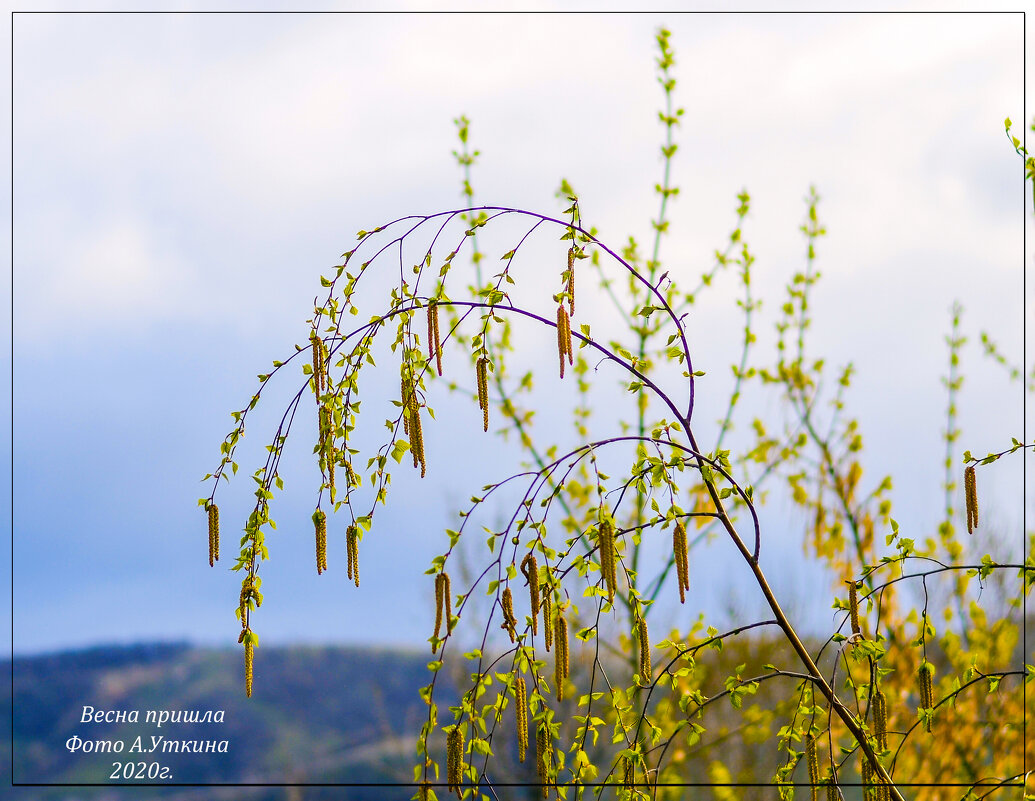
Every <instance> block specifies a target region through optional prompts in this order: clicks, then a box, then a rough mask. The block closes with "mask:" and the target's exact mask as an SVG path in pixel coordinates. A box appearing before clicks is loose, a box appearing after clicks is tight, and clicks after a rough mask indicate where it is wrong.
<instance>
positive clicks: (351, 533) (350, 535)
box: [345, 524, 359, 587]
mask: <svg viewBox="0 0 1035 801" xmlns="http://www.w3.org/2000/svg"><path fill="white" fill-rule="evenodd" d="M345 549H346V551H347V555H348V559H349V578H350V579H352V580H353V581H355V582H356V586H357V587H358V586H359V526H357V525H355V524H353V525H351V526H349V528H348V531H346V532H345Z"/></svg>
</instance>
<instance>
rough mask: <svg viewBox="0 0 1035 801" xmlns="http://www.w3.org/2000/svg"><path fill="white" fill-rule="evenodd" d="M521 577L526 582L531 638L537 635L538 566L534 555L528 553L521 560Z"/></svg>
mask: <svg viewBox="0 0 1035 801" xmlns="http://www.w3.org/2000/svg"><path fill="white" fill-rule="evenodd" d="M521 575H523V576H524V577H525V578H526V579H527V580H528V602H529V605H530V606H531V609H532V636H533V637H534V636H535V635H536V634H538V633H539V623H538V621H539V565H538V564H537V563H536V558H535V555H534V554H532V553H528V554H526V555H525V558H524V559H522V560H521Z"/></svg>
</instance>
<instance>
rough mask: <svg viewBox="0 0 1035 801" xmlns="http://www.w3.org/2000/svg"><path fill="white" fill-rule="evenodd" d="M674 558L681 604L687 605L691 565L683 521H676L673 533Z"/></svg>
mask: <svg viewBox="0 0 1035 801" xmlns="http://www.w3.org/2000/svg"><path fill="white" fill-rule="evenodd" d="M672 558H673V559H674V560H675V563H676V580H677V583H678V584H679V603H685V602H686V593H687V591H688V590H689V589H690V564H689V553H688V550H687V543H686V526H684V525H683V522H682V521H681V520H677V521H676V528H675V530H674V531H673V532H672Z"/></svg>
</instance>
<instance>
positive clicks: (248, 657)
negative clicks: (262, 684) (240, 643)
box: [244, 632, 255, 698]
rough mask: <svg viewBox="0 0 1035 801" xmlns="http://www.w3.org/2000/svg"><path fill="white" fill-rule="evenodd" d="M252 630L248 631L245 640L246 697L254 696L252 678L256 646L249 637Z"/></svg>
mask: <svg viewBox="0 0 1035 801" xmlns="http://www.w3.org/2000/svg"><path fill="white" fill-rule="evenodd" d="M248 633H250V632H246V634H245V641H244V694H245V696H246V697H248V698H251V697H252V678H253V671H252V667H253V663H254V661H255V646H254V645H253V644H252V641H251V640H250V639H248V638H247V635H248Z"/></svg>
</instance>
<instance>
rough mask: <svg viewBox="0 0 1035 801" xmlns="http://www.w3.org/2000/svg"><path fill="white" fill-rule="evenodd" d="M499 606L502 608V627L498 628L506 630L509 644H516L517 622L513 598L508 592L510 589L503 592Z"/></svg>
mask: <svg viewBox="0 0 1035 801" xmlns="http://www.w3.org/2000/svg"><path fill="white" fill-rule="evenodd" d="M500 605H501V606H502V607H503V625H502V626H500V628H502V629H506V631H507V634H508V635H510V641H511V642H516V640H517V623H518V621H517V618H516V617H515V616H514V596H513V595H512V594H511V592H510V587H507V588H506V589H504V590H503V600H502V602H501V604H500Z"/></svg>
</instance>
